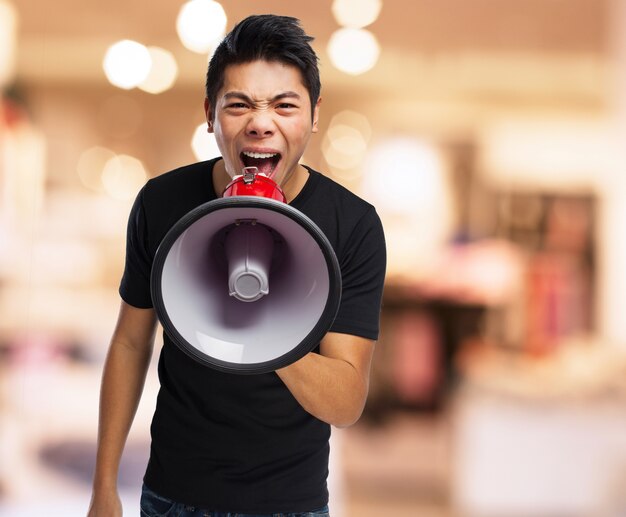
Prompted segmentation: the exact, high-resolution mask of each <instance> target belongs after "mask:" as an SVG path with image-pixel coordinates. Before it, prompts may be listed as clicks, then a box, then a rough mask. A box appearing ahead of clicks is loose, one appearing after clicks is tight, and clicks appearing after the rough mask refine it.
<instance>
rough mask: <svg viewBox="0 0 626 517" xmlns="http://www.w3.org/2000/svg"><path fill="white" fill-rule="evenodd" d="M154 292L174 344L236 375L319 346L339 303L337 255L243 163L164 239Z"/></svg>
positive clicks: (268, 366)
mask: <svg viewBox="0 0 626 517" xmlns="http://www.w3.org/2000/svg"><path fill="white" fill-rule="evenodd" d="M151 287H152V298H153V303H154V307H155V310H156V313H157V316H158V318H159V320H160V322H161V324H162V325H163V328H164V329H165V331H166V332H167V334H168V335H169V336H170V338H171V339H172V341H173V342H174V344H175V345H176V346H178V347H179V348H180V349H181V350H182V351H184V352H185V353H187V354H188V355H189V356H191V357H192V358H193V359H195V360H197V361H199V362H200V363H202V364H204V365H206V366H210V367H212V368H216V369H218V370H221V371H226V372H232V373H242V374H249V373H267V372H270V371H273V370H276V369H278V368H282V367H284V366H287V365H288V364H291V363H292V362H294V361H296V360H298V359H300V358H301V357H303V356H304V355H305V354H307V353H308V352H310V351H311V350H313V348H315V346H317V344H318V343H319V342H320V340H321V339H322V337H323V336H324V335H325V334H326V332H327V331H328V329H329V328H330V326H331V325H332V322H333V321H334V319H335V316H336V314H337V310H338V308H339V302H340V299H341V273H340V270H339V264H338V261H337V257H336V256H335V253H334V251H333V248H332V246H331V244H330V242H329V241H328V239H327V237H326V236H325V235H324V233H323V232H322V231H321V230H320V228H319V227H318V226H317V225H316V224H315V223H314V222H313V221H311V219H309V218H308V217H307V216H306V215H304V214H303V213H302V212H300V211H299V210H297V209H295V208H293V207H291V206H290V205H288V204H287V203H286V200H285V196H284V193H283V192H282V190H281V189H280V187H279V186H278V185H277V184H276V183H275V182H274V181H273V180H272V179H271V178H268V177H267V176H265V175H263V174H259V173H258V170H256V168H250V167H246V168H245V169H244V170H243V171H242V174H241V175H240V176H237V177H236V178H234V179H233V180H232V181H231V182H230V183H229V184H228V186H227V187H226V189H225V191H224V195H223V197H222V198H220V199H216V200H213V201H209V202H208V203H205V204H203V205H200V206H198V207H197V208H195V209H193V210H191V211H190V212H189V213H187V214H186V215H184V216H183V217H182V218H181V219H180V220H179V221H178V222H177V223H176V224H174V226H173V227H172V228H171V229H170V230H169V232H168V233H167V234H166V236H165V237H164V239H163V241H162V242H161V244H160V246H159V248H158V250H157V253H156V256H155V260H154V265H153V268H152V275H151Z"/></svg>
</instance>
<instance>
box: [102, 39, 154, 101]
mask: <svg viewBox="0 0 626 517" xmlns="http://www.w3.org/2000/svg"><path fill="white" fill-rule="evenodd" d="M151 65H152V59H151V58H150V52H149V51H148V49H147V48H146V47H145V45H142V44H141V43H138V42H136V41H132V40H122V41H118V42H117V43H115V44H113V45H111V46H110V47H109V48H108V50H107V52H106V54H105V56H104V61H103V64H102V66H103V68H104V73H105V74H106V76H107V79H108V80H109V82H110V83H111V84H112V85H114V86H117V87H118V88H122V89H124V90H130V89H131V88H135V87H136V86H137V85H139V84H140V83H141V82H142V81H144V80H145V79H146V77H147V76H148V74H149V72H150V67H151Z"/></svg>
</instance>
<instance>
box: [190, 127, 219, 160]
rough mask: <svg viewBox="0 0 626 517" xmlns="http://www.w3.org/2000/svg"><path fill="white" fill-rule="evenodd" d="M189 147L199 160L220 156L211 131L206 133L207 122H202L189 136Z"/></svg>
mask: <svg viewBox="0 0 626 517" xmlns="http://www.w3.org/2000/svg"><path fill="white" fill-rule="evenodd" d="M191 149H192V150H193V154H194V155H195V157H196V159H198V160H200V161H204V160H210V159H211V158H216V157H218V156H221V153H220V150H219V147H217V142H216V141H215V136H214V135H213V133H207V124H206V122H203V123H202V124H200V125H199V126H198V127H197V128H196V130H195V131H194V133H193V137H192V138H191Z"/></svg>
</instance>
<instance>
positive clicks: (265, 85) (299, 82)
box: [218, 60, 308, 99]
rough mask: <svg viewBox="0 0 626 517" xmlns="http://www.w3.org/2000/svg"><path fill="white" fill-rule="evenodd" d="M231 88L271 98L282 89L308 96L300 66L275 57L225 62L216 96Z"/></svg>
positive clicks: (227, 91) (247, 93)
mask: <svg viewBox="0 0 626 517" xmlns="http://www.w3.org/2000/svg"><path fill="white" fill-rule="evenodd" d="M233 91H236V92H241V93H245V94H246V95H250V96H252V97H254V98H259V99H266V98H272V97H274V96H276V95H277V94H280V93H281V92H285V91H294V92H296V93H298V94H300V95H301V97H303V99H304V97H308V90H307V89H306V86H305V85H304V80H303V77H302V73H301V72H300V70H299V69H298V68H297V67H296V66H293V65H289V64H286V63H281V62H279V61H265V60H257V61H250V62H248V63H237V64H232V65H228V66H227V67H226V69H225V70H224V83H223V84H222V88H221V89H220V91H219V93H218V97H222V96H224V95H225V94H226V93H230V92H233Z"/></svg>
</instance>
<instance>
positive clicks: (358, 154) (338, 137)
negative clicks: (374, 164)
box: [322, 124, 367, 169]
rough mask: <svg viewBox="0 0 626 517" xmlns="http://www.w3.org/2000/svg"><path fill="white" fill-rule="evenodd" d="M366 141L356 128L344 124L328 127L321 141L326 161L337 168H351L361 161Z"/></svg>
mask: <svg viewBox="0 0 626 517" xmlns="http://www.w3.org/2000/svg"><path fill="white" fill-rule="evenodd" d="M366 150H367V141H366V140H365V138H364V137H363V135H362V134H361V132H360V131H359V130H358V129H355V128H354V127H351V126H347V125H345V124H334V125H331V126H330V127H329V128H328V131H327V132H326V135H325V138H324V141H323V143H322V153H323V154H324V158H325V159H326V162H327V163H328V164H329V165H330V166H332V167H335V168H337V169H352V168H354V167H357V166H358V165H360V164H361V163H362V162H363V158H364V156H365V151H366Z"/></svg>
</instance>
